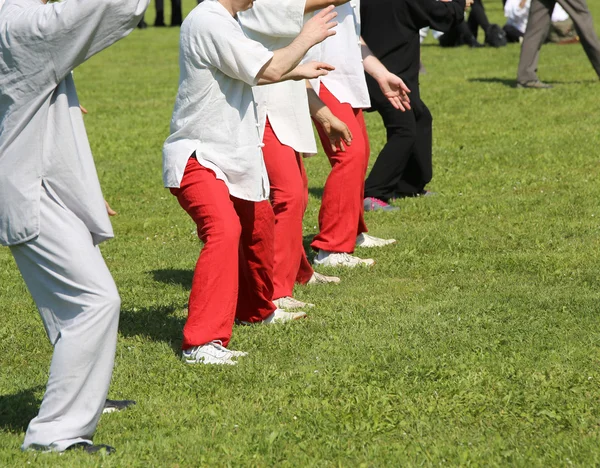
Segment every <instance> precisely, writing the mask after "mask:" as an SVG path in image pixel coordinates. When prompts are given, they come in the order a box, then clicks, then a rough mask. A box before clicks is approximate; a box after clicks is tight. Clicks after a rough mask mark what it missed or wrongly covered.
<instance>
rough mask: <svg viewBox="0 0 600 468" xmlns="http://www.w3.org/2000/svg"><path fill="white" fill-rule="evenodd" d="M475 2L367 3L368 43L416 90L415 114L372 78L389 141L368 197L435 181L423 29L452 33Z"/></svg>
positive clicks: (404, 192) (419, 189)
mask: <svg viewBox="0 0 600 468" xmlns="http://www.w3.org/2000/svg"><path fill="white" fill-rule="evenodd" d="M471 2H472V0H444V1H439V2H438V1H436V0H363V1H362V2H361V24H362V26H361V30H362V37H363V39H364V41H365V43H366V44H367V45H368V46H369V48H370V49H371V51H372V52H373V54H374V55H375V56H376V57H377V58H378V59H379V60H380V61H381V62H382V63H383V65H385V66H386V67H387V69H388V70H389V71H390V72H391V73H394V74H395V75H397V76H399V77H400V78H402V79H403V80H404V82H405V83H406V85H407V86H408V88H409V89H410V90H411V94H410V102H411V110H407V111H406V112H400V111H399V110H396V109H395V108H394V107H393V106H392V105H391V104H390V103H389V101H388V100H387V98H386V97H385V96H384V95H383V93H382V92H381V90H380V89H379V86H378V84H377V82H376V80H375V79H374V78H373V77H371V76H370V75H367V85H368V87H369V94H370V97H371V106H372V108H371V109H370V110H376V111H377V112H379V113H380V114H381V117H382V118H383V122H384V125H385V128H386V130H387V143H386V144H385V146H384V148H383V149H382V150H381V153H379V156H378V158H377V161H375V165H374V166H373V169H372V170H371V173H370V174H369V176H368V177H367V180H366V182H365V198H369V197H374V198H376V199H378V200H381V201H383V202H386V203H387V202H388V201H389V200H390V199H392V198H395V197H401V196H416V195H423V194H425V193H426V191H425V186H426V185H427V183H429V181H430V180H431V177H432V166H431V148H432V131H431V124H432V117H431V113H430V112H429V109H428V108H427V106H426V105H425V103H424V102H423V101H421V97H420V93H419V61H420V55H421V51H420V43H419V29H421V28H424V27H426V26H429V27H431V28H432V29H435V30H437V31H448V30H449V29H450V28H451V27H453V26H455V25H456V24H458V23H460V22H462V21H463V20H464V10H465V8H466V6H467V5H470V3H471Z"/></svg>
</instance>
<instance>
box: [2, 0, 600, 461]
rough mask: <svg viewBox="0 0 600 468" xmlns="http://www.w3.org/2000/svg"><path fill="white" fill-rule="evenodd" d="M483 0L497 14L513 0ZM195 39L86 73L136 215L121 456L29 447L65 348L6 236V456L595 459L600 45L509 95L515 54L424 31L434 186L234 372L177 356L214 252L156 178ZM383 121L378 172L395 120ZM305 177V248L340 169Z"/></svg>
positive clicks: (120, 268)
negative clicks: (184, 46) (58, 351)
mask: <svg viewBox="0 0 600 468" xmlns="http://www.w3.org/2000/svg"><path fill="white" fill-rule="evenodd" d="M589 3H590V6H591V8H592V11H593V13H594V15H595V18H596V26H597V28H598V29H600V4H598V3H596V2H595V1H593V0H590V1H589ZM486 5H487V9H488V12H489V14H490V16H491V19H492V20H493V21H494V22H498V23H502V14H501V2H500V1H499V0H487V1H486ZM184 6H185V8H186V10H189V9H191V8H192V7H193V6H194V4H193V3H192V2H190V1H189V0H187V1H186V3H185V5H184ZM153 19H154V14H153V12H149V13H148V14H147V20H148V21H149V23H151V22H152V21H153ZM480 39H482V38H481V37H480ZM177 43H178V29H176V28H175V29H171V28H166V29H155V28H149V29H147V30H144V31H140V30H136V31H134V32H133V33H132V34H131V36H129V37H128V38H127V39H125V40H123V41H122V42H120V43H118V44H117V45H116V46H114V47H112V48H111V49H108V50H107V51H105V52H104V53H102V54H100V55H99V56H97V57H94V58H93V59H92V60H90V61H89V62H88V63H86V64H84V65H83V66H81V67H80V68H78V69H77V70H76V71H75V79H76V83H77V86H78V91H79V95H80V100H81V103H82V104H83V105H84V106H85V107H86V108H87V109H88V110H89V114H88V115H87V116H86V117H85V121H86V126H87V129H88V133H89V138H90V142H91V146H92V149H93V152H94V154H95V158H96V163H97V166H98V172H99V175H100V179H101V182H102V185H103V189H104V192H105V196H106V198H107V200H109V202H110V203H111V204H112V206H113V208H114V209H116V210H117V211H118V212H119V215H118V216H117V217H115V218H113V224H114V228H115V233H116V238H115V239H114V240H112V241H110V242H107V243H105V244H102V251H103V253H104V256H105V258H106V261H107V263H108V265H109V267H110V269H111V271H112V273H113V275H114V278H115V280H116V282H117V285H118V287H119V289H120V293H121V296H122V300H123V308H122V315H121V322H120V334H119V341H118V349H117V356H116V364H115V372H114V377H113V382H112V386H111V389H110V393H109V396H110V397H111V398H130V399H135V400H137V402H138V404H137V406H136V407H134V408H133V409H131V410H128V411H126V412H123V413H115V414H110V415H105V416H103V417H102V419H101V421H100V424H99V427H98V431H97V434H96V437H95V441H96V442H97V443H107V444H110V445H114V446H115V447H116V448H117V450H118V451H117V453H116V454H115V455H113V456H110V457H103V456H89V455H86V454H82V453H67V454H63V455H57V454H39V453H22V452H21V451H20V450H19V446H20V444H21V442H22V440H23V436H24V431H25V429H26V427H27V423H28V421H29V420H30V419H31V418H32V417H33V416H34V415H35V414H36V412H37V407H38V405H39V403H40V401H41V398H42V396H43V391H44V386H45V383H46V379H47V372H48V367H49V362H50V357H51V354H52V348H51V346H50V345H49V343H48V341H47V339H46V336H45V333H44V329H43V327H42V324H41V321H40V319H39V317H38V314H37V311H36V309H35V306H34V303H33V301H32V300H31V298H30V296H29V294H28V292H27V289H26V288H25V285H24V283H23V281H22V279H21V277H20V275H19V273H18V270H17V268H16V266H15V264H14V261H13V259H12V257H11V255H10V252H9V250H8V249H6V248H4V249H1V250H0V363H1V367H0V466H52V467H54V466H64V467H73V466H82V467H87V466H103V467H147V466H152V467H195V466H209V465H212V466H258V467H262V466H372V467H378V466H421V465H425V466H432V465H464V466H508V465H511V466H527V467H529V466H565V465H571V464H573V465H577V466H592V465H598V464H600V448H599V447H600V409H599V407H600V401H599V398H600V325H599V315H600V314H599V312H600V303H599V299H600V279H599V258H598V251H599V247H600V245H599V244H600V243H599V235H600V227H599V221H600V205H599V199H600V185H599V184H598V176H599V174H600V136H599V129H600V83H599V82H598V80H597V78H596V76H595V74H594V72H593V70H592V68H591V66H590V64H589V62H588V61H587V59H586V57H585V55H584V52H583V50H582V48H581V46H579V45H569V46H555V45H548V46H545V47H544V49H543V51H542V55H541V61H540V78H542V79H543V80H546V81H548V82H551V83H553V84H555V85H556V86H555V88H554V89H552V90H544V91H536V90H517V89H514V87H513V85H514V79H515V76H516V67H517V61H518V56H519V46H518V45H509V46H508V47H505V48H502V49H490V48H484V49H478V50H470V49H468V48H459V49H455V50H444V49H441V48H439V47H437V46H435V45H434V44H433V41H432V39H428V41H427V43H426V45H424V46H423V61H424V63H425V66H426V67H427V71H428V73H427V74H426V75H424V76H423V77H422V80H421V85H422V95H423V99H424V100H425V102H426V103H428V105H429V107H430V109H431V111H432V114H433V116H434V171H435V173H434V179H433V181H432V183H431V185H430V189H431V190H433V191H435V192H437V193H438V196H436V197H428V198H423V199H409V200H402V201H399V202H397V205H398V206H400V208H401V210H400V211H398V212H395V213H368V214H367V216H366V217H367V223H368V225H369V227H370V232H371V233H372V234H374V235H376V236H381V237H394V238H396V239H398V243H397V244H396V245H394V246H391V247H389V248H385V249H381V250H377V251H358V252H357V253H358V254H359V255H362V256H372V257H373V258H375V259H376V261H377V263H376V265H375V266H374V267H373V268H371V269H357V270H354V271H340V272H339V276H341V277H342V283H341V284H340V285H339V286H335V285H333V286H323V287H301V288H297V290H296V297H297V298H299V299H301V300H306V301H309V302H313V303H315V304H316V307H315V308H314V309H312V310H310V318H309V319H308V320H305V321H301V322H298V323H293V324H290V325H289V326H279V327H278V326H273V327H266V326H257V327H236V328H235V329H234V332H233V340H232V347H233V348H234V349H241V350H244V351H248V352H249V356H248V357H246V358H244V359H243V360H241V361H240V363H239V365H238V366H235V367H227V368H221V367H215V366H202V365H199V366H186V365H184V364H182V363H181V362H180V360H179V355H178V350H179V347H180V342H181V329H182V326H183V323H184V320H185V316H186V304H187V300H188V293H189V287H190V283H191V277H192V271H193V268H194V265H195V262H196V259H197V256H198V252H199V250H200V248H201V245H200V243H199V241H198V239H197V236H196V234H195V229H194V225H193V223H192V221H191V220H190V219H188V217H187V215H186V214H185V213H184V212H183V210H182V209H181V208H180V207H179V205H178V204H177V202H176V200H175V198H174V197H173V196H171V195H170V193H169V192H168V191H167V190H166V189H164V188H162V183H161V145H162V143H163V141H164V139H165V138H166V136H167V134H168V128H169V120H170V116H171V111H172V107H173V102H174V97H175V93H176V90H177V80H178V63H177V56H178V44H177ZM367 122H368V126H369V132H370V136H371V144H372V158H371V161H372V162H373V161H374V160H375V157H376V156H377V154H378V151H379V150H380V149H381V147H382V145H383V144H384V141H385V132H384V129H383V126H382V124H381V121H380V119H379V117H378V116H377V115H376V114H369V115H368V117H367ZM205 124H206V125H219V124H220V122H205ZM306 166H307V170H308V174H309V178H310V204H309V207H308V211H307V213H306V217H305V222H304V232H305V236H306V241H307V243H308V242H309V240H310V238H311V237H312V236H313V235H314V234H315V233H316V232H317V215H318V210H319V204H320V195H321V191H322V187H323V184H324V181H325V178H326V177H327V174H328V170H329V166H328V163H327V160H326V158H325V157H324V155H323V154H322V153H320V154H319V155H318V156H316V157H314V158H312V159H309V160H307V161H306ZM330 272H331V271H330Z"/></svg>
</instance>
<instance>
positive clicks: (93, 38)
mask: <svg viewBox="0 0 600 468" xmlns="http://www.w3.org/2000/svg"><path fill="white" fill-rule="evenodd" d="M148 1H149V0H65V1H63V2H60V3H53V4H51V5H46V4H45V3H46V2H45V1H39V0H7V2H6V4H5V5H4V7H3V8H2V11H1V12H0V244H2V245H7V246H9V247H10V250H11V253H12V255H13V257H14V258H15V261H16V263H17V266H18V267H19V270H20V271H21V275H22V276H23V279H24V280H25V284H26V285H27V288H28V289H29V292H30V293H31V295H32V296H33V300H34V301H35V304H36V306H37V308H38V310H39V313H40V316H41V318H42V322H43V323H44V327H45V328H46V332H47V334H48V338H49V339H50V342H51V343H52V345H53V346H54V354H53V356H52V363H51V365H50V375H49V378H48V385H47V386H46V393H45V394H44V398H43V400H42V404H41V406H40V410H39V413H38V415H37V416H36V417H35V418H34V419H33V420H32V421H31V422H30V423H29V427H28V428H27V432H26V434H25V441H24V442H23V446H22V448H23V449H24V450H26V449H38V450H52V451H58V452H62V451H64V450H67V449H71V448H73V447H81V448H83V449H84V450H86V451H87V452H96V451H98V450H106V451H107V452H112V451H113V450H114V449H113V448H112V447H108V446H104V445H93V444H92V437H93V435H94V432H95V431H96V426H97V424H98V420H99V419H100V415H101V414H102V411H103V408H104V404H105V400H106V395H107V393H108V387H109V384H110V380H111V376H112V371H113V364H114V357H115V349H116V343H117V328H118V323H119V312H120V304H121V300H120V298H119V294H118V292H117V288H116V286H115V283H114V281H113V279H112V277H111V275H110V272H109V271H108V268H107V267H106V264H105V263H104V260H103V258H102V254H101V253H100V250H99V248H98V244H99V243H100V242H102V241H104V240H107V239H109V238H111V237H113V231H112V227H111V224H110V221H109V219H108V214H107V207H106V205H105V202H104V200H103V197H102V192H101V190H100V184H99V182H98V176H97V174H96V168H95V166H94V160H93V158H92V153H91V150H90V146H89V143H88V139H87V135H86V132H85V127H84V125H83V118H82V115H81V110H80V107H79V101H78V99H77V92H76V91H75V84H74V82H73V77H72V76H71V71H72V70H73V69H74V68H75V67H77V66H78V65H80V64H81V63H83V62H84V61H86V60H87V59H88V58H90V57H91V56H93V55H94V54H96V53H98V52H100V51H101V50H103V49H105V48H107V47H108V46H110V45H111V44H113V43H114V42H116V41H118V40H119V39H121V38H123V37H125V36H126V35H127V34H129V33H130V32H131V31H132V30H133V29H134V28H135V26H136V25H137V24H138V23H139V21H140V19H141V18H142V16H143V13H144V10H145V9H146V7H147V6H148Z"/></svg>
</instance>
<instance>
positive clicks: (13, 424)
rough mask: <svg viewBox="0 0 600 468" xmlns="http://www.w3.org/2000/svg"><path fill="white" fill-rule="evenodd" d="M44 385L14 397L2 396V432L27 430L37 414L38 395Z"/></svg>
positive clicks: (0, 419) (0, 408)
mask: <svg viewBox="0 0 600 468" xmlns="http://www.w3.org/2000/svg"><path fill="white" fill-rule="evenodd" d="M43 388H44V386H43V385H38V386H36V387H32V388H28V389H27V390H21V391H20V392H18V393H14V394H12V395H0V430H3V431H7V432H12V433H22V432H25V430H26V429H27V425H28V424H29V421H31V420H32V419H33V418H34V417H35V415H36V414H37V412H38V410H39V407H40V403H41V401H42V400H40V399H39V398H38V397H37V396H36V393H38V392H39V391H40V390H42V389H43Z"/></svg>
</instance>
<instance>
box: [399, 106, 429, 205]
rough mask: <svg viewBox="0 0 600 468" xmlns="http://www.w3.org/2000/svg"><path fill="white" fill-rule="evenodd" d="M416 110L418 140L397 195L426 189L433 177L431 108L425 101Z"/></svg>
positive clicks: (413, 193) (411, 193)
mask: <svg viewBox="0 0 600 468" xmlns="http://www.w3.org/2000/svg"><path fill="white" fill-rule="evenodd" d="M420 104H421V105H420V106H418V107H417V108H416V109H415V110H414V113H415V118H416V124H417V125H416V131H417V133H416V140H415V146H414V150H413V152H412V155H411V158H410V159H409V161H408V164H407V165H406V170H405V171H404V174H403V175H402V177H401V178H400V181H399V182H398V186H397V188H396V195H408V196H410V195H415V194H420V193H422V192H423V191H424V190H425V186H426V185H427V184H428V183H429V182H431V178H432V177H433V165H432V140H433V138H432V136H433V132H432V123H433V118H432V116H431V112H429V108H428V107H427V106H426V105H425V103H424V102H423V101H421V102H420Z"/></svg>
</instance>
